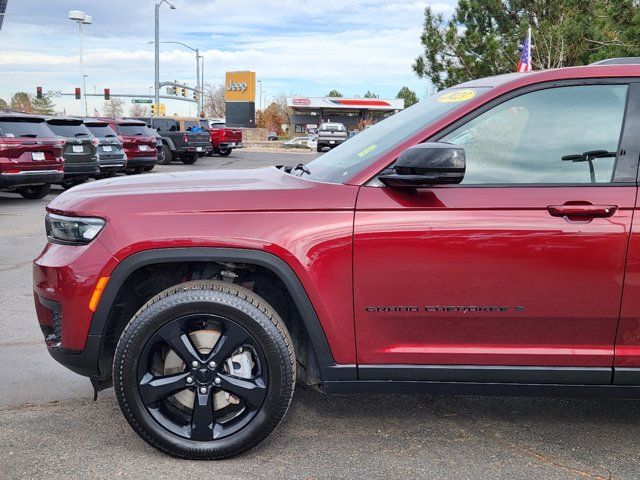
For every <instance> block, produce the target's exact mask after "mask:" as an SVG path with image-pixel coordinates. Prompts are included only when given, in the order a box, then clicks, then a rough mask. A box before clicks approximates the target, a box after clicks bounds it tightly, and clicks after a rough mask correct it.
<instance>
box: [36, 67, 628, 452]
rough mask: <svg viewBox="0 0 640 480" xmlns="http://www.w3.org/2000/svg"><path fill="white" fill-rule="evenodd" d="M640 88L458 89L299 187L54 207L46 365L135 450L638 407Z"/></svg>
mask: <svg viewBox="0 0 640 480" xmlns="http://www.w3.org/2000/svg"><path fill="white" fill-rule="evenodd" d="M639 136H640V65H616V64H615V63H614V64H612V65H594V66H587V67H577V68H567V69H560V70H548V71H539V72H532V73H526V74H508V75H501V76H497V77H493V78H484V79H480V80H475V81H471V82H468V83H465V84H462V85H459V86H456V87H453V88H449V89H447V90H444V91H441V92H439V93H437V94H435V95H433V96H432V97H430V98H427V99H425V100H422V101H420V102H419V103H417V104H416V105H414V106H412V107H411V108H408V109H406V110H404V111H401V112H399V113H397V114H395V115H393V116H391V117H389V118H387V119H386V120H384V121H382V122H380V123H378V124H377V125H375V126H373V127H372V128H370V129H367V130H365V131H363V132H362V133H360V134H359V135H357V136H356V137H354V138H351V139H349V141H347V142H345V143H344V144H342V145H340V146H339V147H337V148H335V149H334V150H332V151H330V152H329V153H327V154H325V155H323V156H321V157H319V158H317V159H315V160H313V161H311V162H310V163H308V164H307V165H302V164H300V165H298V166H296V167H294V168H282V167H281V168H277V167H272V168H263V169H255V170H237V171H233V170H224V171H206V172H179V174H175V173H173V174H157V175H153V176H150V177H148V178H125V179H118V180H105V181H101V182H96V183H95V184H91V185H83V186H79V187H77V188H74V189H72V190H71V191H68V192H65V193H63V194H62V195H60V196H58V197H57V198H56V199H55V200H54V201H53V202H51V203H50V204H49V206H48V214H47V217H46V230H47V235H48V240H49V241H48V244H47V245H46V247H45V249H44V251H43V252H42V254H41V255H40V256H39V257H38V258H37V259H36V260H35V265H34V290H35V303H36V307H37V313H38V319H39V322H40V324H41V326H42V330H43V332H44V334H45V336H46V343H47V347H48V349H49V352H50V353H51V355H52V356H53V357H54V358H55V359H57V360H58V361H59V362H61V363H62V364H64V365H66V366H67V367H68V368H70V369H71V370H73V371H75V372H78V373H80V374H82V375H86V376H89V377H90V378H91V381H92V382H93V385H94V388H95V390H96V393H97V391H99V390H100V389H103V388H106V387H108V386H109V385H110V383H111V381H113V384H114V387H115V391H116V395H117V399H118V402H119V404H120V407H121V409H122V412H123V413H124V415H125V417H126V418H127V420H128V421H129V423H130V424H131V426H132V428H133V429H134V430H135V431H136V432H137V433H138V434H139V435H140V436H141V437H142V438H143V439H144V440H145V441H147V442H148V443H150V444H151V445H153V446H155V447H156V448H158V449H160V450H162V451H164V452H167V453H169V454H172V455H176V456H180V457H185V458H210V459H220V458H226V457H229V456H233V455H237V454H239V453H241V452H243V451H246V450H247V449H249V448H251V447H253V446H255V445H257V444H258V443H260V442H261V441H262V440H264V439H265V438H266V437H267V436H268V435H269V434H270V433H271V432H272V431H273V430H274V429H275V428H276V426H277V425H278V424H279V422H280V421H281V420H282V418H283V416H284V415H285V412H286V411H287V408H288V406H289V402H290V401H291V397H292V394H293V391H294V385H295V382H296V379H298V381H301V382H306V383H308V384H311V385H315V386H317V387H318V388H321V389H322V390H323V391H325V392H329V393H347V392H379V391H382V392H434V393H451V394H460V393H476V394H477V393H491V394H535V395H539V394H550V395H551V394H559V395H574V394H577V395H610V396H613V395H616V396H638V394H639V393H640V282H638V281H637V279H638V278H640V243H639V242H640V225H639V224H638V222H639V220H638V217H634V212H635V211H637V210H638V205H637V203H636V198H637V193H638V184H637V176H638V159H639V157H640V142H639V141H638V138H639Z"/></svg>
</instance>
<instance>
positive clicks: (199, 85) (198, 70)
mask: <svg viewBox="0 0 640 480" xmlns="http://www.w3.org/2000/svg"><path fill="white" fill-rule="evenodd" d="M158 43H173V44H175V45H182V46H183V47H185V48H188V49H189V50H191V51H194V52H196V92H198V102H197V103H198V115H200V111H201V110H202V82H201V81H200V59H202V68H203V70H204V57H203V56H202V55H200V50H199V49H197V48H193V47H191V46H189V45H187V44H186V43H182V42H173V41H166V42H158Z"/></svg>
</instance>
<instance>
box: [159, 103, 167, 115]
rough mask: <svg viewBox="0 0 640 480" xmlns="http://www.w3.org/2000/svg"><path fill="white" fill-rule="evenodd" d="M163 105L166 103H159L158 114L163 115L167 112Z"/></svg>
mask: <svg viewBox="0 0 640 480" xmlns="http://www.w3.org/2000/svg"><path fill="white" fill-rule="evenodd" d="M165 107H166V105H165V104H164V103H161V104H160V115H161V116H165V115H166V113H167V109H166V108H165Z"/></svg>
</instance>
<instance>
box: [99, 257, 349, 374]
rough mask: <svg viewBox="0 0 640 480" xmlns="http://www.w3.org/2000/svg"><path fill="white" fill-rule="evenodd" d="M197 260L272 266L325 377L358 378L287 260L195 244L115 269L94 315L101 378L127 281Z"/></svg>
mask: <svg viewBox="0 0 640 480" xmlns="http://www.w3.org/2000/svg"><path fill="white" fill-rule="evenodd" d="M193 262H237V263H246V264H250V265H256V266H259V267H262V268H265V269H267V270H269V271H270V272H271V273H273V275H275V276H277V277H278V279H279V280H280V281H281V282H282V284H283V285H284V286H285V288H286V290H287V291H288V293H289V295H290V297H291V299H292V300H293V302H294V304H295V307H296V308H297V310H298V313H299V317H300V320H301V321H302V323H303V325H304V328H305V329H306V333H307V334H308V337H309V342H310V344H311V346H312V349H313V352H314V354H315V358H316V360H317V364H318V369H319V374H320V377H321V381H322V382H325V381H332V380H355V379H356V378H357V372H356V366H355V365H337V364H336V363H335V360H334V358H333V355H332V353H331V349H330V347H329V343H328V341H327V337H326V335H325V333H324V329H323V328H322V325H321V323H320V320H319V318H318V316H317V314H316V312H315V309H314V307H313V305H312V303H311V300H310V299H309V297H308V295H307V293H306V291H305V290H304V287H303V286H302V283H301V282H300V280H299V278H298V277H297V275H296V274H295V272H294V271H293V270H292V269H291V267H289V265H288V264H287V263H286V262H285V261H284V260H282V259H281V258H279V257H277V256H275V255H273V254H270V253H268V252H264V251H260V250H250V249H235V248H207V247H193V248H166V249H153V250H146V251H142V252H138V253H134V254H132V255H130V256H129V257H127V258H125V259H124V260H123V261H122V262H120V263H119V264H118V266H117V267H116V268H115V269H114V271H113V272H112V274H111V276H110V279H109V282H108V283H107V286H106V288H105V290H104V292H103V294H102V297H101V299H100V303H99V305H98V307H97V309H96V311H95V313H94V315H93V319H92V321H91V327H90V330H89V338H97V337H99V338H100V351H99V352H96V353H98V358H97V363H98V365H97V367H98V376H99V377H100V378H101V379H105V378H106V377H107V376H108V374H110V370H111V365H110V358H109V356H108V355H106V353H107V352H105V348H104V345H105V339H106V338H107V327H108V319H109V315H110V313H111V310H112V307H113V305H114V301H115V300H116V297H117V295H118V293H119V292H120V291H121V288H122V287H123V286H124V285H125V282H126V281H127V280H128V279H129V278H130V276H131V275H133V274H134V273H135V272H136V271H138V270H139V269H141V268H143V267H146V266H150V265H154V264H166V263H176V264H178V263H193Z"/></svg>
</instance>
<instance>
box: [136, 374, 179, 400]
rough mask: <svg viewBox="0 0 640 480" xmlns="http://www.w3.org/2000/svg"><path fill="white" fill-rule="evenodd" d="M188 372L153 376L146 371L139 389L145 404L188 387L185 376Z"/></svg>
mask: <svg viewBox="0 0 640 480" xmlns="http://www.w3.org/2000/svg"><path fill="white" fill-rule="evenodd" d="M188 375H189V374H188V373H179V374H177V375H167V376H163V377H154V376H153V375H151V374H150V373H147V374H146V375H145V376H144V377H143V378H142V380H141V381H140V385H139V390H140V396H141V397H142V401H143V402H144V404H145V405H150V404H153V403H156V402H158V401H160V400H162V399H164V398H167V397H169V396H171V395H173V394H174V393H178V392H179V391H181V390H184V389H185V388H187V387H188V385H187V382H186V378H187V376H188Z"/></svg>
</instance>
